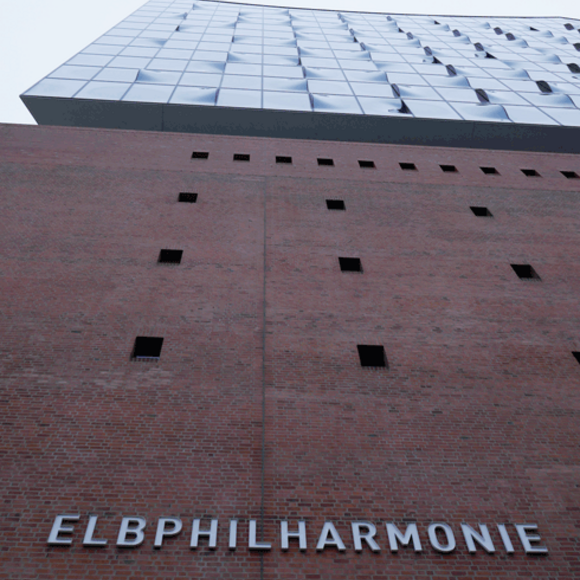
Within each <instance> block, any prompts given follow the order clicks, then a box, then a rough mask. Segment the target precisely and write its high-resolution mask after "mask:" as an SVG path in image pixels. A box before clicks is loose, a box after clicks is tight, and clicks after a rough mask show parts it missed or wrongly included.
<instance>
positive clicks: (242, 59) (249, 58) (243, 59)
mask: <svg viewBox="0 0 580 580" xmlns="http://www.w3.org/2000/svg"><path fill="white" fill-rule="evenodd" d="M263 58H264V57H263V56H262V55H261V54H242V53H237V52H230V53H229V54H228V62H239V63H245V64H262V60H263Z"/></svg>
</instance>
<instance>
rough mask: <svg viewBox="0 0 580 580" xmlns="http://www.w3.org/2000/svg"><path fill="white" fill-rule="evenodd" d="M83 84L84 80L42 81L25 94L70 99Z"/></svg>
mask: <svg viewBox="0 0 580 580" xmlns="http://www.w3.org/2000/svg"><path fill="white" fill-rule="evenodd" d="M85 84H86V81H84V80H83V81H79V80H64V79H43V80H41V81H40V82H39V83H38V84H36V85H34V86H33V87H32V88H31V89H29V90H28V91H26V94H27V95H38V96H43V97H72V96H73V95H74V94H75V93H76V92H77V91H78V90H79V89H81V88H82V87H84V86H85Z"/></svg>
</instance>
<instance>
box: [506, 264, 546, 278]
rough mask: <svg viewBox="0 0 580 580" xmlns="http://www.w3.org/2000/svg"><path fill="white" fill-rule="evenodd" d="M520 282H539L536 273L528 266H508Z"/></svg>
mask: <svg viewBox="0 0 580 580" xmlns="http://www.w3.org/2000/svg"><path fill="white" fill-rule="evenodd" d="M510 266H511V267H512V268H513V271H514V272H515V273H516V274H517V275H518V278H519V279H520V280H540V279H541V278H540V277H539V276H538V273H537V272H536V271H535V270H534V269H533V268H532V266H530V265H529V264H510Z"/></svg>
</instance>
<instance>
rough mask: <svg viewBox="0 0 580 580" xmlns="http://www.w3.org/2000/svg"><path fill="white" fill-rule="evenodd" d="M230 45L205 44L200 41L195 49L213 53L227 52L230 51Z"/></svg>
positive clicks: (222, 43)
mask: <svg viewBox="0 0 580 580" xmlns="http://www.w3.org/2000/svg"><path fill="white" fill-rule="evenodd" d="M230 47H231V44H228V43H224V42H205V41H203V40H202V41H201V42H200V43H199V44H198V45H197V48H198V49H199V50H215V51H218V52H219V51H224V50H225V51H228V50H230Z"/></svg>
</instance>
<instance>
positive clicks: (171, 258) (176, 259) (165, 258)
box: [158, 250, 183, 264]
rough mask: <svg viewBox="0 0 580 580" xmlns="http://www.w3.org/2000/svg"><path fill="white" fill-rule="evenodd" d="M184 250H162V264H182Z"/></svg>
mask: <svg viewBox="0 0 580 580" xmlns="http://www.w3.org/2000/svg"><path fill="white" fill-rule="evenodd" d="M181 256H183V250H161V251H160V252H159V260H158V262H159V263H160V264H181Z"/></svg>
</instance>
